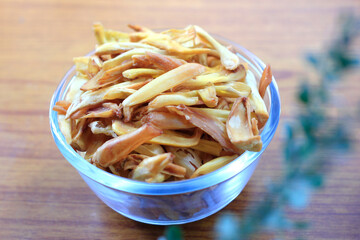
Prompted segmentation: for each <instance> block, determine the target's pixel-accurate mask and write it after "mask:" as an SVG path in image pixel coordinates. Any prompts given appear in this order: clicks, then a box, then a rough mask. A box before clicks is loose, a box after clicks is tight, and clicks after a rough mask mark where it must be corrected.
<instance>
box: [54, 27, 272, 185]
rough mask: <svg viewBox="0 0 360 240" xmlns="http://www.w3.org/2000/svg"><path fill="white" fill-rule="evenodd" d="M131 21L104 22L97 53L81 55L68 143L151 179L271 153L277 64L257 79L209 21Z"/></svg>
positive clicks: (66, 104)
mask: <svg viewBox="0 0 360 240" xmlns="http://www.w3.org/2000/svg"><path fill="white" fill-rule="evenodd" d="M130 27H131V28H132V29H133V30H134V31H135V32H132V33H123V32H118V31H114V30H107V29H104V28H103V26H102V25H101V24H99V23H96V24H94V32H95V37H96V40H97V45H96V49H95V52H94V54H93V55H91V56H84V57H76V58H74V63H75V66H76V74H75V76H74V77H73V79H72V81H71V86H70V87H69V90H68V92H67V94H66V96H65V98H64V99H63V100H61V101H58V102H57V103H56V105H55V106H54V108H53V110H54V111H57V112H58V121H59V125H60V129H61V132H62V133H63V134H64V136H65V139H66V141H67V142H68V144H70V145H71V146H72V147H73V148H74V149H75V150H76V151H77V152H78V153H79V154H80V155H81V156H82V157H83V158H84V159H85V160H87V161H88V162H90V163H91V164H94V165H96V166H97V167H99V168H101V169H103V170H105V171H108V172H110V173H113V174H115V175H119V176H122V177H126V178H132V179H134V180H140V181H146V182H164V181H175V180H183V179H188V178H194V177H198V176H200V175H204V174H207V173H209V172H212V171H214V170H216V169H218V168H220V167H222V166H224V165H226V164H227V163H229V162H231V161H232V160H233V159H235V158H236V157H238V156H239V155H241V154H242V153H243V152H244V151H261V149H262V141H261V138H260V135H259V132H260V130H261V128H262V127H263V126H264V125H265V123H266V121H267V119H268V118H269V114H268V111H267V108H266V105H265V103H264V100H263V97H264V93H265V90H266V88H267V87H268V85H269V84H270V82H271V78H272V73H271V68H270V67H269V66H268V67H266V68H265V70H264V72H263V76H262V78H261V79H260V81H259V82H257V81H256V79H255V77H254V74H253V73H252V72H251V71H250V70H249V69H247V65H246V64H244V63H242V62H241V60H240V58H239V57H238V56H237V54H236V53H234V52H232V51H231V50H230V49H231V46H224V45H222V44H221V43H219V42H218V41H217V40H215V39H214V38H213V37H212V36H211V35H210V34H208V33H207V32H206V31H205V30H204V29H202V28H201V27H199V26H188V27H186V28H184V29H168V30H165V31H162V32H154V31H152V30H150V29H148V28H146V27H142V26H134V25H130Z"/></svg>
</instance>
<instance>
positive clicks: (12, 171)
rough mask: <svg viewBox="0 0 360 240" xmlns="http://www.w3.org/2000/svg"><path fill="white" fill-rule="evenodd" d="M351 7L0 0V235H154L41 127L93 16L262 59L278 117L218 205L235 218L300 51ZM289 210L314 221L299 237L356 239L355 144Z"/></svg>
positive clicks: (88, 37)
mask: <svg viewBox="0 0 360 240" xmlns="http://www.w3.org/2000/svg"><path fill="white" fill-rule="evenodd" d="M349 9H352V10H354V11H355V12H357V13H358V14H359V12H360V2H359V1H358V0H293V1H285V0H282V1H268V0H262V1H242V0H237V1H235V0H234V1H205V0H204V1H197V0H182V1H166V2H165V1H163V2H160V1H159V2H157V1H139V0H137V1H108V2H104V3H103V1H89V0H87V1H73V0H71V1H70V0H66V1H55V0H53V1H50V0H29V1H20V0H5V1H4V0H1V1H0V52H1V55H0V132H1V138H0V239H156V238H157V236H160V235H162V233H163V231H164V228H163V227H160V226H150V225H146V224H142V223H138V222H134V221H132V220H129V219H127V218H125V217H123V216H121V215H119V214H117V213H115V212H114V211H113V210H111V209H110V208H108V207H107V206H106V205H105V204H103V203H102V202H101V201H100V200H99V199H98V198H97V197H96V196H95V195H94V194H93V193H92V191H91V190H90V189H89V188H88V187H87V185H86V184H85V183H84V182H83V180H82V179H81V178H80V176H79V175H78V173H77V172H76V170H75V169H73V168H72V167H71V165H70V164H69V163H68V162H67V161H66V160H65V159H64V158H63V157H62V155H61V154H60V152H59V150H58V149H57V148H56V146H55V143H54V141H53V139H52V136H51V134H50V130H49V129H50V127H49V123H48V122H49V120H48V106H49V101H50V98H51V96H52V94H53V92H54V90H55V88H56V86H57V84H58V83H59V81H60V80H61V78H62V76H63V75H64V74H65V72H66V71H67V70H68V69H69V68H70V67H71V65H72V57H74V56H80V55H83V54H85V53H87V52H89V51H90V50H91V49H93V47H94V43H95V41H94V38H93V35H92V30H91V29H92V23H93V22H94V21H101V22H102V23H103V24H104V25H105V26H106V27H108V28H114V29H119V30H127V28H126V25H127V24H128V23H133V24H140V25H146V26H148V27H150V28H162V27H185V26H187V25H188V24H198V25H200V26H202V27H203V28H205V29H206V30H208V31H209V32H212V33H216V34H219V35H222V36H224V37H226V38H228V39H231V40H233V41H235V42H238V43H240V44H241V45H243V46H245V47H246V48H247V49H249V50H250V51H252V52H253V53H255V54H256V55H257V56H259V57H260V58H261V59H263V60H264V61H265V62H266V63H271V65H272V67H273V69H274V75H275V77H276V79H277V82H278V85H279V89H280V93H281V99H282V119H281V122H280V127H279V129H278V131H277V134H276V136H275V138H274V140H273V141H272V143H271V144H270V146H269V147H268V149H267V150H266V152H265V153H264V155H263V159H262V161H261V163H260V164H259V166H258V168H257V169H256V171H255V174H254V175H253V177H252V178H251V180H250V182H249V184H248V185H247V186H246V188H245V189H244V191H243V193H242V194H241V195H240V196H239V197H238V198H237V199H236V200H235V201H233V202H232V203H231V204H230V205H228V206H227V207H226V209H225V210H226V211H232V212H234V213H237V214H239V215H241V213H242V212H243V211H244V210H245V209H247V207H248V206H249V205H250V203H252V202H257V201H261V194H262V193H263V192H264V186H265V183H266V182H267V181H269V179H272V178H275V177H276V176H279V175H280V173H281V165H280V163H281V157H282V151H281V149H282V148H281V141H282V129H283V124H284V123H285V122H287V121H289V120H291V116H292V114H293V113H294V111H296V105H295V103H294V93H295V90H296V86H297V85H298V83H299V79H300V78H301V75H302V74H303V73H304V72H305V71H306V65H305V64H304V62H303V54H304V53H305V52H306V51H309V50H319V48H320V47H321V46H322V45H323V43H324V42H327V41H329V40H330V39H331V37H332V35H333V33H334V31H333V29H334V28H333V26H334V24H335V23H336V19H337V16H338V13H340V12H341V11H343V10H349ZM355 80H356V81H355ZM358 80H359V76H350V77H349V80H348V82H347V83H346V84H345V85H342V86H340V87H339V89H340V93H345V92H346V98H341V102H342V103H344V104H345V106H347V108H348V109H350V110H351V109H355V106H356V104H357V103H358V102H359V98H358V96H357V95H358V92H359V90H360V88H359V81H358ZM357 132H358V133H359V131H358V129H357ZM358 143H359V141H358ZM358 143H357V144H358ZM225 210H223V211H221V212H220V214H221V213H222V212H224V211H225ZM291 214H292V216H293V217H295V218H297V219H303V220H306V221H311V222H312V225H311V228H310V229H309V230H307V231H305V232H303V235H304V236H305V238H307V239H360V228H359V226H360V158H359V150H358V149H355V152H354V153H353V154H351V155H350V156H348V157H344V158H338V159H337V163H336V165H335V166H334V167H332V170H331V173H330V174H329V178H328V181H327V183H326V187H325V188H324V189H322V190H321V191H319V192H317V193H316V194H315V196H314V198H313V201H312V203H311V205H310V207H309V208H307V209H305V210H304V211H301V212H291ZM218 216H219V214H215V215H213V216H211V217H209V218H206V219H205V220H201V221H198V222H195V223H191V224H187V225H183V229H184V230H185V237H186V239H210V238H211V237H213V236H214V235H213V227H214V222H215V220H216V218H217V217H218ZM294 236H295V235H294V234H293V233H290V237H294ZM263 237H264V238H265V239H267V238H268V236H263Z"/></svg>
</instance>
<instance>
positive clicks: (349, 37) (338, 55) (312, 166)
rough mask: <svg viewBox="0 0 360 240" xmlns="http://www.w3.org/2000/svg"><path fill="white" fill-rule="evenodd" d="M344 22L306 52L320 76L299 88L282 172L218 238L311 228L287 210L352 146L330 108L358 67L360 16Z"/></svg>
mask: <svg viewBox="0 0 360 240" xmlns="http://www.w3.org/2000/svg"><path fill="white" fill-rule="evenodd" d="M340 20H341V21H340V28H339V29H340V32H339V35H338V37H337V38H336V39H335V40H334V41H333V42H332V44H330V45H329V46H328V48H327V50H325V51H324V52H323V53H322V54H308V55H307V56H306V60H307V62H308V63H309V64H310V65H312V66H313V68H314V70H315V72H316V73H317V77H318V79H311V78H309V77H307V78H305V80H304V81H303V83H302V84H301V85H300V86H299V91H298V96H297V99H298V101H299V103H300V109H299V110H300V111H299V113H298V115H297V116H296V117H295V121H294V122H293V123H292V124H287V125H286V126H285V132H286V136H285V138H286V139H285V141H284V142H285V144H284V172H283V176H282V177H280V179H279V180H278V181H276V182H272V183H270V184H269V185H268V187H267V190H266V193H265V196H264V198H263V199H264V200H263V201H262V202H260V203H258V204H257V205H255V206H252V207H250V208H249V209H250V210H248V211H247V212H246V213H245V214H244V215H243V216H242V218H241V219H240V218H238V217H237V216H236V215H234V214H232V213H226V214H223V215H221V216H220V218H219V219H218V221H217V223H216V226H215V230H216V233H217V239H221V240H235V239H250V238H251V237H252V236H253V235H254V234H257V233H260V232H268V233H272V234H275V235H278V234H281V233H283V232H284V231H286V230H290V229H304V228H307V227H308V225H309V224H308V223H307V222H302V221H293V220H292V219H290V217H288V216H287V214H286V210H287V209H295V210H296V209H297V210H298V209H300V210H301V209H303V208H305V207H306V206H308V204H309V201H310V197H311V194H312V193H313V192H314V190H316V189H318V188H319V187H321V186H322V185H323V182H324V178H325V177H326V172H327V170H328V168H329V166H330V165H331V162H332V160H333V159H334V157H335V156H336V154H341V153H344V151H348V150H349V149H350V146H351V135H350V134H349V132H348V128H347V127H348V126H345V125H344V124H346V122H345V123H344V121H342V120H343V118H339V117H337V116H335V117H334V116H332V114H331V113H332V112H333V111H332V110H334V108H336V106H332V105H333V104H332V103H333V102H332V100H333V99H332V91H331V89H332V88H331V86H332V85H333V84H334V83H335V82H336V81H340V80H343V79H344V75H345V73H346V72H347V71H348V70H349V69H351V68H354V67H356V66H359V63H360V61H359V59H358V58H356V57H355V56H354V55H353V53H352V51H351V47H352V44H353V42H354V41H355V39H356V37H358V36H359V33H360V19H358V18H356V17H355V16H354V15H352V14H347V15H343V16H341V18H340ZM314 82H316V83H315V84H314ZM166 239H167V240H173V239H174V240H175V239H176V240H178V239H182V237H181V230H180V228H179V227H175V226H172V227H170V228H167V229H166Z"/></svg>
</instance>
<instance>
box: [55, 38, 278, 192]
mask: <svg viewBox="0 0 360 240" xmlns="http://www.w3.org/2000/svg"><path fill="white" fill-rule="evenodd" d="M212 36H214V37H215V38H216V39H217V40H219V41H220V42H223V43H227V44H231V45H232V46H234V47H235V48H236V49H238V50H240V51H241V52H242V55H240V54H239V53H237V55H238V56H239V57H240V58H241V59H242V60H243V61H245V62H247V63H248V64H249V67H250V66H251V67H252V68H254V69H253V70H255V71H257V73H258V74H260V76H261V72H262V71H263V70H264V68H265V64H264V63H263V62H262V61H261V60H260V59H259V58H258V57H257V56H255V55H254V54H253V53H251V52H250V51H248V50H247V49H245V48H244V47H242V46H241V45H239V44H237V43H235V42H233V41H231V40H228V39H226V38H223V37H221V36H218V35H216V34H212ZM91 54H93V51H92V52H90V53H89V54H88V55H91ZM244 55H246V56H244ZM74 72H75V66H72V67H71V68H70V70H68V72H67V73H66V74H65V76H64V77H63V78H62V80H61V82H60V84H59V85H58V86H57V88H56V90H55V92H54V94H53V96H52V98H51V102H50V108H49V120H50V129H51V133H52V136H53V138H54V140H55V143H56V145H57V147H58V148H59V150H60V152H61V153H62V154H63V156H64V157H65V158H66V160H67V161H68V162H69V163H70V164H71V165H72V166H73V167H74V168H75V169H76V170H77V171H79V172H80V173H82V174H84V175H86V176H87V177H89V178H90V179H92V180H94V181H96V182H98V183H100V184H102V185H105V186H107V187H109V188H112V189H116V190H118V191H124V192H128V193H132V194H141V195H174V194H183V193H189V192H193V191H198V190H201V189H205V188H209V187H211V186H214V185H217V184H219V183H221V182H223V181H226V180H227V179H230V178H232V177H234V176H235V175H236V174H239V173H241V172H242V171H244V170H245V169H246V168H247V167H249V166H250V165H251V164H252V163H254V161H255V160H256V159H257V158H258V157H260V156H261V154H262V153H263V152H264V151H265V149H266V148H267V146H268V145H269V143H270V141H271V140H272V138H273V137H274V134H275V131H276V129H277V126H278V123H279V120H280V112H281V103H280V95H279V91H278V86H277V83H276V80H275V78H274V76H273V77H272V81H271V83H270V85H269V88H268V90H267V93H268V94H269V91H270V95H269V97H270V111H269V119H268V121H267V123H266V125H265V126H264V128H263V130H262V132H261V133H260V136H261V139H262V141H263V147H262V150H261V151H260V152H250V151H245V152H244V153H243V154H242V155H240V156H239V157H238V158H236V159H235V160H234V161H232V162H230V163H228V164H227V165H225V166H224V167H222V168H220V169H217V170H215V171H213V172H211V173H208V174H205V175H203V176H199V177H197V178H193V179H187V180H181V181H173V182H164V183H146V182H141V181H136V180H132V179H128V178H124V177H120V176H117V175H114V174H111V173H108V172H106V171H104V170H101V169H99V168H97V167H96V166H94V165H92V164H90V163H89V162H88V161H86V160H85V159H83V158H82V157H81V156H80V155H79V154H78V153H76V151H75V150H74V149H73V148H72V147H71V146H70V145H69V144H68V143H67V142H66V140H65V137H64V136H63V134H62V133H61V131H60V127H59V123H58V118H57V112H56V111H54V110H52V108H53V106H54V105H55V103H56V102H57V101H58V100H61V99H62V98H61V99H60V97H64V96H63V93H64V92H66V91H67V90H68V89H67V88H68V87H69V86H65V83H66V82H67V80H68V79H69V77H72V75H73V74H74Z"/></svg>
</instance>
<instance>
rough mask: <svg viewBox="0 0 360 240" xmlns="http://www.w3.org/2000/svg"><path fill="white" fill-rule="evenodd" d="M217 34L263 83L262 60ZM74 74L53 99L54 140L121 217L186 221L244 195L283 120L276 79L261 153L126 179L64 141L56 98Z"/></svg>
mask: <svg viewBox="0 0 360 240" xmlns="http://www.w3.org/2000/svg"><path fill="white" fill-rule="evenodd" d="M215 38H216V39H217V40H218V41H219V42H221V43H222V44H224V45H232V46H233V47H234V49H235V50H236V51H237V53H238V55H239V57H240V58H241V60H242V61H243V62H246V63H247V64H248V66H249V69H250V70H251V71H252V72H253V73H254V75H255V77H256V79H257V81H259V79H260V77H261V74H262V71H263V69H264V68H265V64H264V63H263V62H262V61H261V60H260V59H259V58H257V57H256V56H255V55H254V54H252V53H251V52H249V51H248V50H246V49H245V48H243V47H241V46H240V45H238V44H236V43H234V42H231V41H229V40H226V39H224V38H222V37H219V36H215ZM90 54H91V53H90ZM74 73H75V67H74V66H73V67H72V68H71V69H70V70H69V71H68V72H67V73H66V74H65V76H64V78H63V79H62V80H61V82H60V84H59V86H58V87H57V89H56V91H55V93H54V95H53V96H52V99H51V103H50V110H49V118H50V127H51V132H52V135H53V137H54V140H55V143H56V145H57V147H58V148H59V150H60V152H61V153H62V154H63V156H64V157H65V158H66V160H67V161H68V162H69V163H70V164H71V165H72V166H73V167H74V168H75V169H76V170H77V171H78V172H79V174H80V176H81V177H82V178H83V179H84V181H85V182H86V183H87V185H88V186H89V187H90V189H91V190H92V191H93V192H94V193H95V194H96V195H97V196H98V197H99V198H100V199H101V200H102V201H103V202H104V203H105V204H106V205H108V206H109V207H110V208H112V209H113V210H115V211H116V212H118V213H120V214H122V215H123V216H126V217H128V218H130V219H133V220H136V221H139V222H143V223H148V224H156V225H173V224H184V223H189V222H193V221H197V220H200V219H203V218H205V217H207V216H209V215H211V214H214V213H216V212H218V211H219V210H220V209H222V208H224V207H225V206H226V205H227V204H229V203H230V202H231V201H232V200H234V199H235V198H236V197H237V196H238V195H239V194H240V192H241V191H242V190H243V188H244V187H245V185H246V184H247V182H248V181H249V179H250V177H251V175H252V173H253V172H254V170H255V168H256V166H257V164H258V161H259V159H260V156H261V154H262V153H263V152H264V151H265V149H266V147H267V146H268V145H269V143H270V141H271V139H272V138H273V136H274V134H275V131H276V128H277V125H278V123H279V117H280V97H279V92H278V87H277V85H276V81H275V79H274V78H273V79H272V82H271V84H270V85H269V87H268V89H267V92H266V95H265V98H264V99H265V103H266V106H267V108H268V111H269V119H268V121H267V123H266V125H265V127H264V128H263V130H262V131H261V134H260V136H261V139H262V141H263V148H262V150H261V151H260V152H249V151H246V152H245V153H243V154H242V155H241V156H240V157H238V158H237V159H235V160H234V161H232V162H231V163H229V164H227V165H226V166H224V167H222V168H220V169H218V170H216V171H214V172H211V173H209V174H206V175H203V176H200V177H197V178H194V179H189V180H183V181H176V182H165V183H146V182H140V181H135V180H132V179H127V178H122V177H119V176H116V175H113V174H111V173H108V172H106V171H103V170H101V169H99V168H97V167H95V166H93V165H92V164H90V163H89V162H87V161H86V160H84V159H83V158H82V157H81V156H80V155H78V154H77V153H76V152H75V151H74V149H73V148H72V147H71V146H70V145H69V144H67V143H66V140H65V138H64V136H63V134H62V133H61V131H60V128H59V123H58V120H57V112H55V111H53V110H52V108H53V106H54V104H55V103H56V102H57V101H59V100H62V99H64V97H65V95H66V92H67V90H68V88H69V85H70V83H71V80H72V78H73V76H74Z"/></svg>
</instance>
